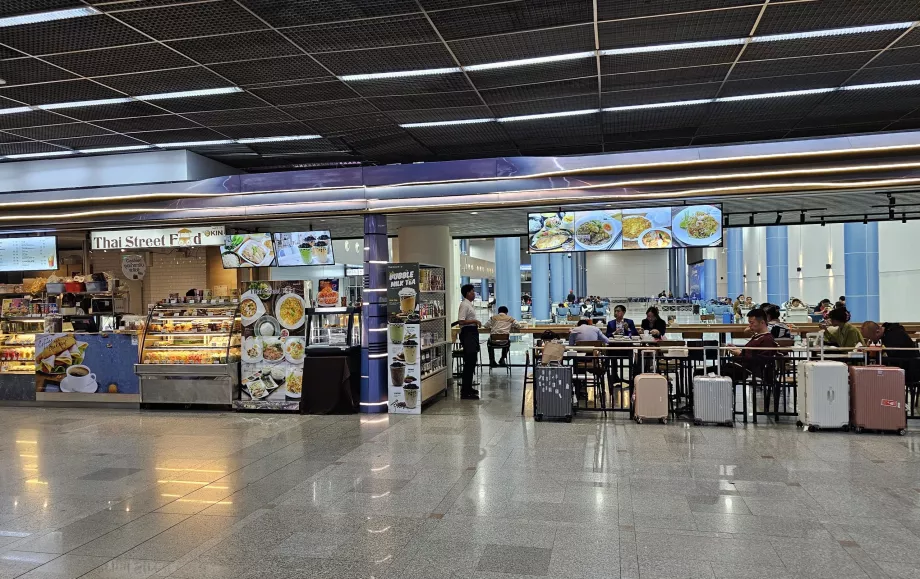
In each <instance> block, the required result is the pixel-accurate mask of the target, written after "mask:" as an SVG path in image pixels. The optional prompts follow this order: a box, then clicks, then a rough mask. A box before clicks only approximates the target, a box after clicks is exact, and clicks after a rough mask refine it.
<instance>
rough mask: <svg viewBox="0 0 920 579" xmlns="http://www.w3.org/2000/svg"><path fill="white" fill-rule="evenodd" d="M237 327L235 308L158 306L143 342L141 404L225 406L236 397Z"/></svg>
mask: <svg viewBox="0 0 920 579" xmlns="http://www.w3.org/2000/svg"><path fill="white" fill-rule="evenodd" d="M241 329H242V326H241V323H240V311H239V304H238V303H225V304H214V303H211V304H188V303H185V304H181V303H180V304H176V303H172V304H170V303H161V304H158V305H156V306H155V307H154V308H153V310H151V312H150V315H149V316H148V318H147V324H146V326H145V328H144V333H143V340H142V342H141V348H142V349H141V355H140V363H139V364H137V365H136V366H135V370H134V371H135V374H137V376H138V378H139V379H140V394H141V404H213V405H226V406H229V405H231V404H232V403H233V400H234V399H236V398H239V389H240V343H241V337H240V335H241Z"/></svg>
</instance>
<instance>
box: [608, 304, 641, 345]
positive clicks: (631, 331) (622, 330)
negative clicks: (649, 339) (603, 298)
mask: <svg viewBox="0 0 920 579" xmlns="http://www.w3.org/2000/svg"><path fill="white" fill-rule="evenodd" d="M638 335H639V332H638V331H636V324H634V323H633V321H632V320H630V319H629V318H627V317H626V306H624V305H622V304H621V305H618V306H616V307H615V308H613V319H612V320H610V321H609V322H607V337H608V338H613V337H615V336H622V337H624V338H631V337H633V336H638Z"/></svg>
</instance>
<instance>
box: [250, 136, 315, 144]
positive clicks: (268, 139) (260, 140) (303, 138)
mask: <svg viewBox="0 0 920 579" xmlns="http://www.w3.org/2000/svg"><path fill="white" fill-rule="evenodd" d="M322 138H323V137H322V135H295V136H291V137H257V138H254V139H237V142H238V143H280V142H283V141H309V140H311V139H322Z"/></svg>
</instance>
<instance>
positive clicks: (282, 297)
mask: <svg viewBox="0 0 920 579" xmlns="http://www.w3.org/2000/svg"><path fill="white" fill-rule="evenodd" d="M305 309H306V308H305V301H304V283H303V282H302V281H252V282H243V283H242V284H241V287H240V318H241V321H242V326H243V331H242V351H241V364H240V372H241V379H242V389H241V392H240V399H239V400H236V401H234V403H233V407H234V408H238V409H244V410H299V409H300V397H301V394H302V390H303V360H304V355H305V352H306V343H307V337H306V329H307V324H306V312H305Z"/></svg>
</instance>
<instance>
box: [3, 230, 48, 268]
mask: <svg viewBox="0 0 920 579" xmlns="http://www.w3.org/2000/svg"><path fill="white" fill-rule="evenodd" d="M57 268H58V254H57V238H56V237H52V236H47V237H7V238H5V239H0V271H48V270H54V269H57Z"/></svg>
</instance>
